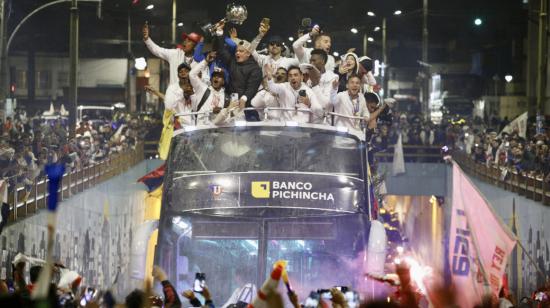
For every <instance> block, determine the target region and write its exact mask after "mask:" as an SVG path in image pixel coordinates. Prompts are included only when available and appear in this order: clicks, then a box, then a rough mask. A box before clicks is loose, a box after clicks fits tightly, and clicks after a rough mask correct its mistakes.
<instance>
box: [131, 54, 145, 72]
mask: <svg viewBox="0 0 550 308" xmlns="http://www.w3.org/2000/svg"><path fill="white" fill-rule="evenodd" d="M134 67H135V68H136V69H137V70H140V71H142V70H144V69H145V68H146V67H147V61H145V58H144V57H141V58H136V61H135V64H134Z"/></svg>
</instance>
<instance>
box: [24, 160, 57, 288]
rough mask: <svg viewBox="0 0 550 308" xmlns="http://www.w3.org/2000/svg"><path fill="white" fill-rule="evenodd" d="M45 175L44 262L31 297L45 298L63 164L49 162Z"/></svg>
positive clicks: (51, 263)
mask: <svg viewBox="0 0 550 308" xmlns="http://www.w3.org/2000/svg"><path fill="white" fill-rule="evenodd" d="M45 171H46V175H47V176H48V180H49V182H48V213H47V216H48V235H47V244H46V263H45V264H44V266H43V267H42V270H41V271H40V275H39V276H38V281H37V282H36V286H35V287H34V289H33V291H32V294H31V297H32V298H33V299H45V298H47V297H48V292H49V289H50V282H51V275H52V267H53V243H54V234H55V227H56V221H57V203H58V199H57V194H58V191H59V184H60V183H61V179H62V178H63V173H65V166H64V165H63V164H49V165H46V167H45Z"/></svg>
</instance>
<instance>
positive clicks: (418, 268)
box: [404, 257, 433, 294]
mask: <svg viewBox="0 0 550 308" xmlns="http://www.w3.org/2000/svg"><path fill="white" fill-rule="evenodd" d="M404 261H405V262H407V264H408V265H409V266H410V273H411V280H413V281H414V282H415V284H416V285H417V286H418V289H420V291H421V292H422V294H426V286H425V285H424V280H425V279H426V277H429V276H431V275H432V273H433V269H432V268H431V267H429V266H422V265H420V263H418V261H416V260H415V259H413V258H411V257H407V258H406V259H405V260H404Z"/></svg>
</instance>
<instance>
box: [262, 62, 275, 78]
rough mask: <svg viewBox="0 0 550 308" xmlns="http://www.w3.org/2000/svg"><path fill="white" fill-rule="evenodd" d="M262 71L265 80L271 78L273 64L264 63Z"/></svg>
mask: <svg viewBox="0 0 550 308" xmlns="http://www.w3.org/2000/svg"><path fill="white" fill-rule="evenodd" d="M264 72H265V77H267V80H271V79H272V78H273V66H272V65H271V64H269V63H266V64H265V65H264Z"/></svg>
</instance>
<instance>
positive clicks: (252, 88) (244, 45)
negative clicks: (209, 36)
mask: <svg viewBox="0 0 550 308" xmlns="http://www.w3.org/2000/svg"><path fill="white" fill-rule="evenodd" d="M223 26H224V23H223V22H222V23H218V25H217V28H216V29H217V31H216V37H215V38H214V50H215V51H216V52H217V57H218V58H219V59H221V60H222V61H223V62H224V63H225V64H226V67H227V68H228V69H229V74H230V76H231V81H230V83H229V85H228V86H227V91H228V93H237V94H238V95H239V104H240V106H241V108H244V107H252V105H251V101H252V98H253V97H254V96H255V95H256V92H257V91H258V88H259V87H260V84H261V82H262V69H261V68H260V66H259V65H258V63H257V62H256V61H255V60H254V59H253V58H252V57H251V53H250V48H251V47H250V43H249V42H247V41H245V40H238V43H237V49H236V50H235V54H234V55H232V54H230V53H229V51H227V49H225V48H224V45H223V43H224V40H223V36H222V35H223ZM245 115H246V120H247V121H259V120H260V118H259V115H258V112H256V111H245Z"/></svg>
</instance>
